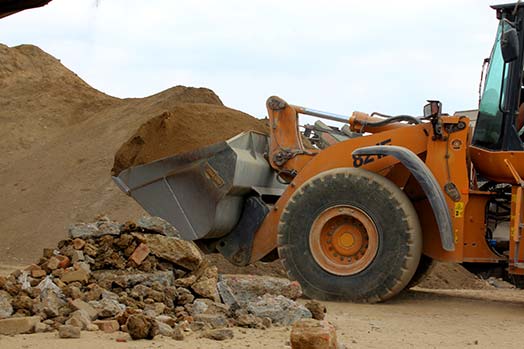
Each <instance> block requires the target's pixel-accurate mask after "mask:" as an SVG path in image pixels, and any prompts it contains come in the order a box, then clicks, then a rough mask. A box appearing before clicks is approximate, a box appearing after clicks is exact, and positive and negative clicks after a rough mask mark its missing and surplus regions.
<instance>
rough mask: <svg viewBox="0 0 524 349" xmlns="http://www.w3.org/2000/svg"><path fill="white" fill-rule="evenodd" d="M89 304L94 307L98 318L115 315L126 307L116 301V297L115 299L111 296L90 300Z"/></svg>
mask: <svg viewBox="0 0 524 349" xmlns="http://www.w3.org/2000/svg"><path fill="white" fill-rule="evenodd" d="M89 305H91V306H92V307H93V308H95V309H96V311H97V312H98V317H100V318H108V317H115V316H117V315H118V314H120V313H122V312H123V311H124V309H125V308H126V307H125V305H123V304H120V303H119V302H118V298H117V299H116V300H115V299H112V298H102V300H100V301H90V302H89Z"/></svg>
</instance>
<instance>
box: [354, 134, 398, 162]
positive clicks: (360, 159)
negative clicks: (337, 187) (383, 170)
mask: <svg viewBox="0 0 524 349" xmlns="http://www.w3.org/2000/svg"><path fill="white" fill-rule="evenodd" d="M389 143H391V138H389V139H386V140H385V141H382V142H379V143H377V144H376V145H386V144H389ZM352 156H353V167H360V166H363V165H367V164H369V163H372V162H373V161H375V160H377V159H382V158H383V157H384V156H385V155H378V154H377V155H375V154H369V155H355V154H353V155H352Z"/></svg>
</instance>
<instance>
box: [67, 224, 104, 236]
mask: <svg viewBox="0 0 524 349" xmlns="http://www.w3.org/2000/svg"><path fill="white" fill-rule="evenodd" d="M99 234H100V230H98V227H97V226H96V224H94V223H77V224H71V225H70V226H69V237H70V238H72V239H75V238H89V237H95V236H99Z"/></svg>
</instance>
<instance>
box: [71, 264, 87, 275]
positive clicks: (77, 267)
mask: <svg viewBox="0 0 524 349" xmlns="http://www.w3.org/2000/svg"><path fill="white" fill-rule="evenodd" d="M74 267H75V269H77V270H79V269H82V270H84V271H85V272H86V273H88V274H91V267H90V266H89V263H86V262H76V263H75V265H74Z"/></svg>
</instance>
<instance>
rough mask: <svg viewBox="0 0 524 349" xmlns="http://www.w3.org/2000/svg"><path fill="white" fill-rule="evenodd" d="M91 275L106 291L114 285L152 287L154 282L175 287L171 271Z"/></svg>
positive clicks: (99, 273)
mask: <svg viewBox="0 0 524 349" xmlns="http://www.w3.org/2000/svg"><path fill="white" fill-rule="evenodd" d="M91 275H92V276H93V277H94V278H95V279H96V280H97V283H98V284H99V285H100V286H101V287H103V288H106V289H111V288H112V286H113V285H117V286H119V287H121V288H131V287H133V286H135V285H137V284H141V285H144V286H151V285H152V284H153V282H159V283H160V284H162V285H164V286H171V285H173V281H174V280H173V273H172V272H171V271H170V270H167V271H157V272H154V273H144V272H138V271H125V270H96V271H93V272H92V273H91Z"/></svg>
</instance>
